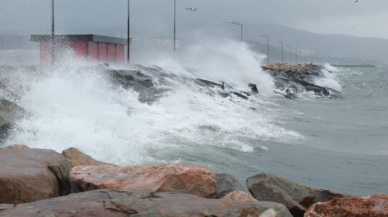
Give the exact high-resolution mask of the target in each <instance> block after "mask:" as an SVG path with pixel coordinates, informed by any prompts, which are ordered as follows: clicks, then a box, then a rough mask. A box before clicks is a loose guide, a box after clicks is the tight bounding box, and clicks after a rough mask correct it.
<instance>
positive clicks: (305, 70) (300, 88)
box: [262, 63, 342, 99]
mask: <svg viewBox="0 0 388 217" xmlns="http://www.w3.org/2000/svg"><path fill="white" fill-rule="evenodd" d="M262 69H263V70H264V71H266V72H268V73H269V74H270V75H272V77H273V78H274V81H275V85H276V88H277V89H278V90H277V91H275V93H277V94H282V95H284V96H285V97H286V98H288V99H296V98H298V93H302V92H313V93H314V94H315V95H319V96H325V97H331V98H342V94H341V93H340V92H339V91H337V90H334V89H331V88H328V87H321V86H318V85H315V84H314V80H315V79H317V78H320V77H323V73H322V70H326V69H324V67H323V66H321V65H314V64H287V63H284V64H280V63H272V64H270V65H266V66H262ZM326 71H328V70H326ZM328 72H329V73H331V72H330V71H328Z"/></svg>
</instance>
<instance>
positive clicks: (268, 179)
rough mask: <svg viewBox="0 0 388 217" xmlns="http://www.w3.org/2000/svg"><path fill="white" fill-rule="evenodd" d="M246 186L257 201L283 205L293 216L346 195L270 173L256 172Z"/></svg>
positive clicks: (296, 216) (300, 214) (297, 216)
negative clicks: (320, 203) (315, 205)
mask: <svg viewBox="0 0 388 217" xmlns="http://www.w3.org/2000/svg"><path fill="white" fill-rule="evenodd" d="M247 187H248V189H249V191H250V192H251V194H252V196H253V197H254V198H256V199H257V200H259V201H272V202H276V203H281V204H283V205H285V206H286V207H287V208H288V209H289V210H290V212H291V213H292V214H293V216H295V217H299V216H303V215H304V213H305V211H306V210H307V208H309V207H310V206H311V205H312V204H314V203H317V202H324V201H329V200H332V199H334V198H341V197H345V196H348V195H344V194H340V193H336V192H332V191H328V190H318V189H314V188H310V187H308V186H304V185H300V184H298V183H295V182H291V181H289V180H286V179H283V178H281V177H278V176H275V175H272V174H265V173H261V174H257V175H255V176H251V177H249V178H248V179H247Z"/></svg>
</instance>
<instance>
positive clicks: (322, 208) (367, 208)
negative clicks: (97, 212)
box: [305, 194, 388, 217]
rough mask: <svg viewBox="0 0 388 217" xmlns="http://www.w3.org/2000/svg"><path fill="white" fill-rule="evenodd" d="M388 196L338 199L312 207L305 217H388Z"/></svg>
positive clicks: (377, 195)
mask: <svg viewBox="0 0 388 217" xmlns="http://www.w3.org/2000/svg"><path fill="white" fill-rule="evenodd" d="M387 216H388V195H384V194H376V195H372V196H369V197H345V198H336V199H334V200H332V201H329V202H322V203H317V204H314V205H313V206H311V207H310V208H309V209H308V210H307V212H306V214H305V217H387Z"/></svg>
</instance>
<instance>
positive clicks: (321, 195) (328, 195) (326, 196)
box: [313, 189, 354, 204]
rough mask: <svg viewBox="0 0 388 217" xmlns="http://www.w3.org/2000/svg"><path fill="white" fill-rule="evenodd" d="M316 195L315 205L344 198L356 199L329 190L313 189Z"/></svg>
mask: <svg viewBox="0 0 388 217" xmlns="http://www.w3.org/2000/svg"><path fill="white" fill-rule="evenodd" d="M313 193H314V195H315V199H314V202H313V203H314V204H315V203H319V202H327V201H330V200H333V199H334V198H343V197H354V196H353V195H350V194H341V193H337V192H333V191H329V190H321V189H313Z"/></svg>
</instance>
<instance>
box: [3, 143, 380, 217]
mask: <svg viewBox="0 0 388 217" xmlns="http://www.w3.org/2000/svg"><path fill="white" fill-rule="evenodd" d="M70 162H71V163H70ZM0 165H2V166H1V167H0V217H2V216H4V217H8V216H26V217H37V216H73V217H81V216H82V217H88V216H97V217H98V216H104V217H110V216H112V217H116V216H118V217H119V216H120V217H121V216H164V217H173V216H174V217H175V216H183V217H184V216H218V217H291V216H294V217H302V216H304V217H348V216H351V217H386V216H388V209H387V208H388V195H372V196H370V197H365V198H363V197H354V196H351V195H346V194H340V193H336V192H332V191H329V190H320V189H314V188H311V187H307V186H304V185H300V184H298V183H295V182H291V181H289V180H286V179H284V178H281V177H277V176H275V175H271V174H264V173H262V174H257V175H254V176H251V177H249V178H248V179H247V186H246V187H247V188H248V190H249V192H248V191H246V187H244V186H243V185H241V184H240V183H239V182H238V181H237V180H236V179H235V178H234V177H233V176H231V175H230V174H215V173H213V172H212V171H211V170H209V169H207V168H204V167H198V166H191V165H185V164H165V165H137V166H126V167H119V166H115V165H111V164H107V163H104V162H100V161H97V160H94V159H93V158H92V157H91V156H88V155H86V154H84V153H82V152H80V151H79V150H77V149H75V148H70V149H67V150H65V151H63V154H62V155H61V154H59V153H56V152H54V151H52V150H40V149H29V148H28V146H25V145H13V146H9V147H7V148H5V149H1V150H0ZM73 166H74V167H73Z"/></svg>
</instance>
